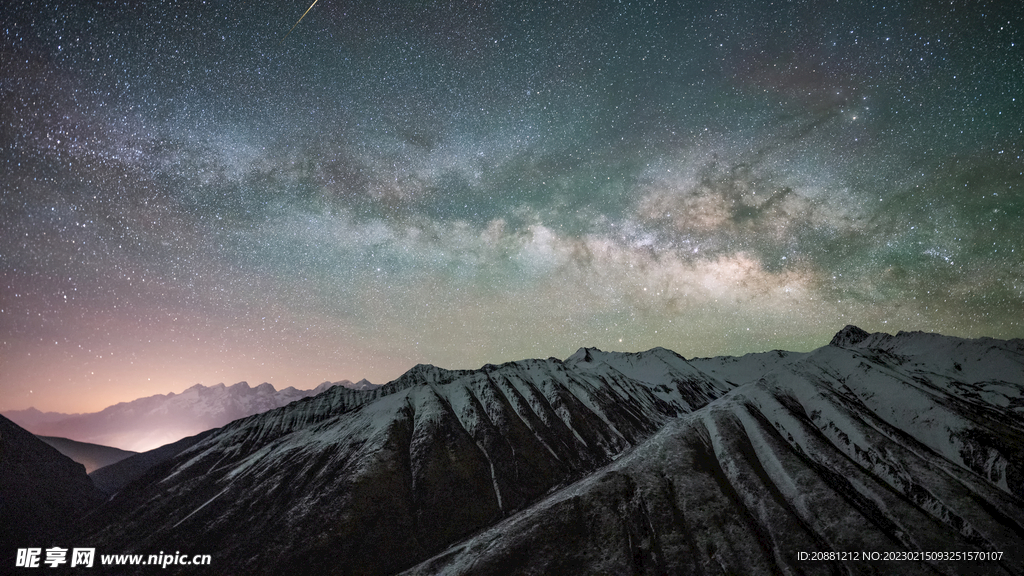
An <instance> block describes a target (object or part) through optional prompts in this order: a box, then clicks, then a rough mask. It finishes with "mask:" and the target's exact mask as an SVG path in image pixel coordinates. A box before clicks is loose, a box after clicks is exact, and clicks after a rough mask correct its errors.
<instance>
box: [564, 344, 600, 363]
mask: <svg viewBox="0 0 1024 576" xmlns="http://www.w3.org/2000/svg"><path fill="white" fill-rule="evenodd" d="M594 352H598V353H600V352H601V350H600V349H598V348H587V347H583V348H580V349H579V350H577V351H576V352H574V353H573V354H572V356H569V357H568V358H566V359H565V361H566V362H593V361H594V354H593V353H594Z"/></svg>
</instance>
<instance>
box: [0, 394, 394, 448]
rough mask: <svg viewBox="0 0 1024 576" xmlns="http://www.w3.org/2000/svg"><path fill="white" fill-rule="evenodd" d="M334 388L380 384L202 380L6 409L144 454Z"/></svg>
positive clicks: (77, 436) (58, 430) (52, 428)
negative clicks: (93, 404) (93, 408)
mask: <svg viewBox="0 0 1024 576" xmlns="http://www.w3.org/2000/svg"><path fill="white" fill-rule="evenodd" d="M332 386H345V387H351V388H353V389H358V390H367V389H373V388H375V387H376V386H375V385H374V384H371V383H370V382H368V381H366V380H360V381H359V382H356V383H353V382H351V381H349V380H342V381H340V382H324V383H323V384H320V385H319V386H317V387H316V388H314V389H312V390H297V389H295V388H293V387H291V386H289V387H288V388H285V389H283V390H277V389H275V388H274V386H273V385H271V384H268V383H263V384H260V385H259V386H256V387H251V386H249V384H248V383H247V382H239V383H237V384H233V385H231V386H225V385H224V384H217V385H216V386H203V385H202V384H196V385H195V386H192V387H191V388H188V389H187V390H185V391H183V392H181V393H180V394H175V393H173V392H171V393H168V394H156V395H154V396H148V397H145V398H139V399H137V400H133V401H131V402H121V403H119V404H115V405H113V406H109V407H107V408H105V409H103V410H101V411H99V412H93V413H89V414H61V413H59V412H40V411H39V410H36V409H35V408H29V409H27V410H12V411H9V412H4V414H3V415H4V416H6V417H7V418H9V419H10V420H11V421H12V422H14V423H15V424H18V425H19V426H21V427H22V428H25V429H26V430H29V431H31V432H32V433H33V434H36V435H39V436H52V437H60V438H66V439H73V440H74V441H77V442H85V443H91V444H100V445H104V446H112V447H116V448H120V449H123V450H128V451H132V452H144V451H147V450H151V449H153V448H156V447H158V446H162V445H164V444H168V443H171V442H175V441H177V440H180V439H181V438H184V437H187V436H193V435H195V434H198V433H200V432H203V431H205V430H209V429H211V428H218V427H220V426H223V425H225V424H227V423H228V422H231V421H232V420H237V419H239V418H243V417H245V416H250V415H252V414H259V413H261V412H266V411H267V410H271V409H274V408H278V407H280V406H284V405H286V404H288V403H290V402H294V401H295V400H300V399H302V398H307V397H309V396H315V395H316V394H319V393H320V392H323V391H324V390H327V389H328V388H330V387H332Z"/></svg>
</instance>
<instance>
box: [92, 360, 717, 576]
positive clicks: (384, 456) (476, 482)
mask: <svg viewBox="0 0 1024 576" xmlns="http://www.w3.org/2000/svg"><path fill="white" fill-rule="evenodd" d="M645 354H646V353H645ZM631 356H632V357H631V360H632V361H635V362H634V364H632V365H628V363H623V362H622V361H621V359H619V361H616V359H615V358H614V355H605V354H604V353H601V352H600V351H591V357H590V358H589V359H587V358H585V357H573V358H570V359H569V360H567V361H566V362H562V361H560V360H557V359H548V360H526V361H522V362H514V363H509V364H504V365H501V366H493V365H488V366H484V367H483V368H481V369H480V370H475V371H468V370H464V371H449V370H443V369H439V368H436V367H432V366H426V365H420V366H416V367H414V368H413V369H412V370H410V371H409V372H407V373H406V374H404V375H403V376H402V377H400V378H398V379H397V380H395V381H394V382H391V383H389V384H387V385H385V386H383V387H381V388H378V389H375V390H371V391H356V390H350V389H343V388H340V387H335V388H332V389H330V390H328V391H326V392H324V393H323V394H320V395H318V396H316V397H313V398H308V399H305V400H302V401H299V402H295V403H293V404H291V405H289V406H286V407H283V408H280V409H277V410H273V411H271V412H268V413H265V414H260V415H256V416H251V417H248V418H245V419H242V420H238V421H236V422H233V423H231V424H229V425H227V426H225V427H223V428H222V429H220V430H218V431H216V432H215V433H213V434H211V435H210V436H209V437H208V438H206V439H204V440H203V441H201V442H199V443H197V444H196V445H194V446H192V447H191V448H188V449H186V450H185V451H183V452H182V453H180V454H178V455H177V456H176V457H175V458H173V459H172V460H171V461H170V462H168V463H166V464H164V465H161V466H158V467H156V468H155V469H154V470H153V471H150V473H148V474H147V476H146V477H144V478H143V479H141V480H140V481H138V482H135V483H133V484H130V485H128V486H126V487H125V488H123V489H122V491H121V492H120V493H119V494H118V495H117V496H115V497H114V498H113V499H112V500H111V502H109V503H108V504H107V505H105V506H104V507H103V508H102V509H101V510H99V511H98V512H97V513H96V515H95V516H94V517H93V519H92V525H93V526H94V528H95V530H94V532H93V534H91V535H90V539H91V540H90V541H93V542H95V543H96V544H97V546H105V547H107V548H117V549H125V550H131V549H134V550H150V549H156V548H161V549H170V548H174V547H177V548H180V549H184V548H189V549H190V550H193V549H194V548H195V546H196V542H197V541H199V542H201V543H202V545H203V546H206V547H208V548H209V551H210V553H211V554H213V553H214V551H216V554H217V557H218V558H219V559H221V561H222V562H225V563H230V564H231V565H232V566H237V567H238V568H239V569H240V570H243V571H245V572H247V573H277V572H279V571H280V570H284V569H285V568H286V567H287V570H288V572H289V573H303V571H305V572H308V573H324V572H325V571H326V573H390V572H394V571H397V570H400V569H402V568H406V567H408V566H411V565H412V564H414V563H415V562H416V561H419V560H422V559H424V558H427V557H429V556H430V555H431V554H433V553H436V552H437V551H439V550H441V549H443V548H444V547H446V546H448V545H450V544H451V543H453V542H456V541H458V540H460V539H462V538H465V537H466V536H469V535H470V534H472V533H474V532H476V531H478V530H480V529H483V528H485V527H486V526H488V525H490V524H492V523H493V522H495V521H497V520H499V519H501V518H502V517H504V516H506V515H508V514H511V513H513V512H515V511H516V510H519V509H522V508H524V507H526V506H528V505H529V504H530V503H531V502H533V501H536V500H537V499H538V498H540V497H542V496H543V495H544V494H546V493H548V492H549V491H550V490H551V489H552V488H554V487H557V486H560V485H565V484H567V483H569V482H571V481H573V480H576V479H578V478H581V477H583V476H585V475H586V474H587V473H589V472H590V471H592V470H594V469H595V468H597V467H598V466H600V465H603V464H606V463H608V462H611V461H612V460H613V459H614V458H616V457H617V456H619V455H620V454H621V453H622V452H623V451H624V450H626V449H628V448H630V447H631V446H634V445H635V444H637V443H638V442H640V441H642V440H643V439H644V438H646V437H648V436H649V435H651V434H653V433H654V432H655V431H656V430H657V429H658V428H660V427H661V426H662V425H663V424H664V422H666V421H667V420H669V419H671V418H673V417H675V416H677V415H679V414H683V413H686V412H688V411H689V410H690V408H691V406H692V405H694V404H700V403H706V402H707V401H708V400H709V399H710V398H711V397H713V396H714V395H720V394H721V390H723V389H726V388H727V385H724V384H722V383H719V382H714V381H708V380H706V379H704V378H703V377H702V376H701V374H700V373H699V372H698V371H696V370H694V369H692V368H691V367H689V366H688V365H687V363H686V362H685V360H683V359H682V358H681V357H679V356H677V355H675V354H674V353H671V352H668V351H658V352H652V353H650V354H646V355H631ZM640 372H642V373H644V374H645V378H646V379H645V380H637V379H634V378H631V377H630V376H628V375H627V374H629V373H633V375H634V376H635V375H637V374H638V373H640ZM680 390H683V392H681V391H680ZM143 527H145V528H144V529H143ZM239 527H244V534H245V537H240V536H239V530H240V528H239ZM197 534H202V537H201V538H198V539H197V538H196V535H197ZM254 542H259V546H258V548H259V550H260V551H257V550H256V549H255V548H254V544H253V543H254ZM199 552H200V551H197V552H196V553H199ZM338 557H342V558H345V563H344V564H342V565H338V564H337V562H336V561H335V560H334V559H335V558H338ZM320 559H322V561H323V562H324V563H325V564H324V565H318V562H320Z"/></svg>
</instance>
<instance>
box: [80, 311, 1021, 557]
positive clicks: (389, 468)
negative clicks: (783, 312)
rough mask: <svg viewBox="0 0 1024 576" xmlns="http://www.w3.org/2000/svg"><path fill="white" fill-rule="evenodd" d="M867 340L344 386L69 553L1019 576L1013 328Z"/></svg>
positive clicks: (204, 459)
mask: <svg viewBox="0 0 1024 576" xmlns="http://www.w3.org/2000/svg"><path fill="white" fill-rule="evenodd" d="M864 334H866V333H862V331H859V330H858V329H856V328H854V327H847V328H845V329H844V330H843V331H841V332H840V333H839V334H837V335H836V338H835V339H833V342H832V344H831V345H830V346H826V347H823V348H820V349H818V350H815V351H813V352H809V353H790V352H782V351H773V352H766V353H760V354H749V355H746V356H743V357H739V358H709V359H694V360H691V361H687V360H685V359H684V358H683V357H681V356H679V355H678V354H676V353H674V352H671V351H669V350H665V349H661V348H655V349H653V350H649V351H646V352H641V353H635V354H627V353H615V352H602V351H600V350H596V349H592V348H583V349H580V350H579V351H578V352H576V353H575V354H573V355H571V356H570V357H569V358H567V359H565V360H564V361H561V360H558V359H554V358H549V359H546V360H524V361H520V362H511V363H507V364H503V365H500V366H494V365H486V366H483V367H482V368H480V369H479V370H444V369H441V368H437V367H434V366H429V365H418V366H416V367H414V368H413V369H411V370H409V371H408V372H407V373H406V374H404V375H402V376H401V377H400V378H398V379H397V380H395V381H393V382H390V383H388V384H386V385H384V386H382V387H379V388H375V389H373V390H365V391H361V390H352V389H348V388H342V387H334V388H331V389H329V390H327V391H325V392H323V393H321V394H319V395H317V396H315V397H311V398H306V399H302V400H299V401H297V402H293V403H291V404H289V405H287V406H284V407H282V408H278V409H276V410H272V411H269V412H266V413H263V414H259V415H255V416H250V417H247V418H244V419H241V420H237V421H234V422H232V423H230V424H228V425H226V426H224V427H223V428H221V429H219V430H216V431H213V432H211V433H210V434H209V435H208V436H206V437H205V438H203V439H202V440H201V441H199V442H196V443H195V444H194V445H192V446H191V447H188V448H186V449H184V450H182V451H181V452H180V453H178V454H177V455H175V456H174V457H172V458H170V459H168V460H166V461H164V462H162V463H160V464H159V465H156V466H154V467H153V468H152V469H150V470H149V471H148V472H146V473H145V474H144V475H143V476H142V477H141V478H139V479H138V480H136V481H135V482H132V483H130V484H128V485H127V486H124V488H123V489H122V490H121V491H120V492H119V493H118V494H116V495H115V496H114V497H113V498H112V499H111V500H110V501H109V502H107V503H106V504H104V505H103V506H101V507H100V508H99V509H98V510H97V511H95V513H94V514H92V516H91V517H90V519H89V523H88V527H87V528H86V529H85V530H84V531H83V532H82V534H81V541H82V542H84V543H88V545H95V546H97V547H98V548H99V547H102V548H104V549H111V550H115V549H116V550H119V551H124V552H126V553H127V552H132V551H138V552H149V551H152V550H161V549H162V550H169V549H176V550H177V549H181V550H186V549H187V550H189V551H190V553H197V554H198V553H209V554H211V555H214V556H215V557H216V558H217V559H218V567H217V569H218V571H219V572H225V571H226V572H232V573H246V574H274V573H280V572H282V571H286V572H288V573H291V574H304V573H305V574H394V573H397V572H400V571H402V570H406V569H410V567H413V566H415V565H416V564H417V563H418V562H422V564H419V565H418V566H416V567H414V568H411V569H410V572H411V573H417V574H428V573H429V574H434V573H453V574H454V573H474V574H476V573H481V574H487V573H494V574H504V573H509V572H515V573H624V572H631V573H717V572H726V573H775V572H778V573H800V572H801V571H803V572H807V573H818V572H822V573H833V572H836V571H839V572H844V573H845V572H846V571H851V572H853V573H862V572H871V571H872V570H875V571H878V572H882V573H885V572H891V571H892V569H893V568H892V566H893V564H892V563H885V562H881V561H878V562H874V563H871V562H869V563H852V564H850V563H846V564H842V565H838V564H835V563H831V564H830V563H827V562H817V563H808V562H802V561H800V560H799V559H798V558H797V552H801V551H807V552H813V551H819V552H820V551H829V550H858V551H865V550H866V551H879V552H883V551H894V550H905V549H912V550H928V551H944V550H959V551H965V550H968V551H969V550H974V551H978V550H994V551H1001V552H1003V553H1004V560H1003V561H1002V563H996V564H991V563H980V564H979V563H975V564H962V563H954V564H949V563H943V562H939V563H929V562H904V563H900V564H899V565H898V568H899V569H900V570H901V571H902V572H905V573H928V572H929V571H930V570H932V571H937V572H938V573H949V574H952V573H971V572H972V571H973V572H975V573H996V574H998V573H1010V574H1021V571H1020V569H1019V566H1020V565H1021V563H1020V562H1021V560H1024V558H1022V557H1021V553H1020V552H1017V550H1024V536H1022V535H1024V511H1022V510H1024V508H1022V500H1024V490H1022V480H1021V478H1022V473H1021V463H1022V462H1024V457H1022V438H1024V423H1022V414H1021V409H1020V408H1021V406H1020V398H1021V392H1022V391H1024V362H1022V357H1021V356H1022V355H1021V349H1022V346H1021V342H1020V341H996V340H990V339H982V340H960V339H951V338H946V337H942V336H936V335H921V334H899V335H897V336H889V337H888V338H885V337H883V336H877V335H867V337H865V336H864ZM922 341H925V343H923V344H922V343H921V342H922ZM872 343H874V344H872ZM869 344H872V345H877V347H871V345H869ZM431 557H433V558H431ZM191 568H193V570H191V571H189V573H190V574H192V573H195V570H194V568H195V567H191ZM1000 571H1001V572H1000ZM902 572H901V573H902Z"/></svg>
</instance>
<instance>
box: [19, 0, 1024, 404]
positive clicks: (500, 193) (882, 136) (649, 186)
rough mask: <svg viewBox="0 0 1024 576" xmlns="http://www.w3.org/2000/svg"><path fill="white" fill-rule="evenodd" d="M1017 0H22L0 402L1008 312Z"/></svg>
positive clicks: (703, 349) (1017, 214) (794, 338)
mask: <svg viewBox="0 0 1024 576" xmlns="http://www.w3.org/2000/svg"><path fill="white" fill-rule="evenodd" d="M1011 4H1013V3H1009V2H993V3H987V4H986V3H983V2H969V3H963V2H953V3H948V4H943V5H942V6H938V5H937V4H935V3H932V2H916V3H914V2H894V3H891V4H868V3H863V2H838V3H831V2H806V3H795V2H781V3H780V2H776V3H762V2H757V3H749V4H743V3H735V2H619V1H607V2H605V1H598V2H578V3H577V2H526V3H519V2H513V3H502V2H493V3H490V2H453V3H445V2H434V1H427V0H422V1H415V0H410V1H408V2H378V1H374V2H369V1H356V2H351V1H349V2H341V1H336V0H322V1H321V2H319V3H318V4H317V5H316V6H315V7H314V8H313V9H312V10H311V11H310V12H309V14H307V15H306V16H305V18H304V19H303V20H302V22H301V23H300V24H299V25H298V26H297V27H295V29H294V31H292V32H291V34H290V35H289V36H287V38H285V35H286V34H287V33H288V31H289V28H290V27H291V26H292V25H293V24H294V23H295V22H296V20H297V19H298V18H299V16H300V15H302V13H303V11H305V10H306V9H307V8H308V7H309V5H308V2H301V1H300V2H292V1H288V2H267V3H255V4H254V3H247V2H212V1H207V2H205V3H201V2H184V3H176V2H167V1H164V2H159V1H145V2H143V1H134V0H132V1H128V2H102V3H95V2H88V3H86V2H81V3H76V2H50V3H45V4H41V3H35V2H31V3H30V2H21V3H17V2H16V3H14V4H13V5H11V6H7V5H5V7H4V8H3V9H2V12H0V16H2V27H0V29H2V31H3V43H2V75H0V97H2V108H0V114H2V118H0V128H2V136H0V145H2V162H3V174H4V176H3V182H2V184H0V186H2V201H0V202H2V203H0V221H2V229H0V338H2V342H0V362H2V363H3V367H2V369H0V390H2V394H0V396H2V398H0V408H3V409H16V408H25V407H28V406H36V407H38V408H41V409H52V410H61V411H66V412H68V411H91V410H97V409H99V408H102V407H103V406H106V405H107V404H110V403H112V402H115V401H119V400H130V399H132V398H135V397H138V396H143V395H149V394H155V393H163V392H167V391H171V390H173V391H180V390H182V389H184V388H186V387H188V386H190V385H192V384H195V383H197V382H201V383H204V384H208V385H212V384H215V383H217V382H222V381H223V382H228V383H231V382H236V381H240V380H249V381H250V382H252V383H253V384H255V383H258V382H262V381H269V382H271V383H273V384H275V385H276V386H277V387H279V388H280V387H283V386H288V385H293V386H296V387H298V388H311V387H313V386H315V385H316V384H318V383H320V382H322V381H324V380H340V379H342V378H348V379H351V380H357V379H359V378H364V377H365V378H369V379H370V380H371V381H374V382H385V381H387V380H389V379H391V378H394V377H396V376H398V375H399V374H400V373H401V372H403V371H404V370H406V369H408V368H410V367H411V366H412V365H414V364H415V363H418V362H424V363H432V364H436V365H440V366H443V367H448V368H474V367H479V366H480V365H483V364H485V363H499V362H503V361H509V360H516V359H521V358H528V357H548V356H556V357H563V358H564V357H565V356H567V355H569V354H571V353H572V352H573V351H574V350H576V349H577V348H578V347H580V346H597V347H599V348H602V349H609V350H642V349H647V348H650V347H653V346H664V347H667V348H670V349H672V350H675V351H678V352H680V353H682V354H684V355H686V356H712V355H720V354H741V353H745V352H753V351H761V350H768V349H773V348H781V349H790V350H807V349H810V348H814V347H817V346H820V345H822V344H825V343H827V342H828V339H829V338H830V337H831V335H832V334H833V333H834V332H836V331H837V330H838V329H839V328H841V327H842V326H843V325H845V324H848V323H853V324H857V325H859V326H861V327H863V328H865V329H867V330H872V331H875V330H879V331H889V332H895V331H897V330H926V331H935V332H943V333H946V334H952V335H959V336H981V335H986V336H994V337H1002V338H1010V337H1021V336H1024V266H1022V263H1024V234H1022V233H1021V222H1022V219H1024V218H1022V217H1024V161H1022V159H1021V154H1022V149H1024V128H1022V127H1024V108H1022V103H1024V102H1022V98H1024V50H1022V48H1024V46H1022V43H1024V31H1022V23H1024V9H1022V8H1020V7H1014V6H1011Z"/></svg>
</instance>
